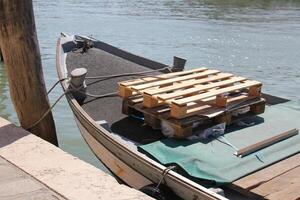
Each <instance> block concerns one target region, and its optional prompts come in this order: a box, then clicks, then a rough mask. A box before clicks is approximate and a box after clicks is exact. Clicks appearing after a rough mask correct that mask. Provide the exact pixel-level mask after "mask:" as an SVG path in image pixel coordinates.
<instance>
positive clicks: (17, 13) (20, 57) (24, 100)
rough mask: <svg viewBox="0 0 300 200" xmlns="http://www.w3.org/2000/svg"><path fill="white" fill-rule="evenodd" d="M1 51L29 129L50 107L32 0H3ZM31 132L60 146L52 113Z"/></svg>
mask: <svg viewBox="0 0 300 200" xmlns="http://www.w3.org/2000/svg"><path fill="white" fill-rule="evenodd" d="M0 49H1V50H2V55H3V59H4V61H5V62H4V65H5V69H6V73H7V76H8V82H9V89H10V94H11V97H12V101H13V104H14V107H15V110H16V113H17V115H18V118H19V121H20V124H21V126H22V127H23V128H28V127H30V126H31V125H32V124H34V123H35V122H36V121H37V120H39V119H40V118H41V117H42V115H43V114H44V113H45V112H46V111H47V110H48V109H49V108H50V106H49V101H48V97H47V92H46V88H45V82H44V78H43V71H42V63H41V56H40V50H39V45H38V40H37V34H36V28H35V21H34V13H33V6H32V0H26V1H24V0H9V1H5V0H0ZM29 131H30V132H32V133H34V134H35V135H37V136H39V137H41V138H43V139H45V140H47V141H49V142H51V143H52V144H54V145H58V143H57V137H56V131H55V125H54V121H53V116H52V113H51V112H50V113H49V114H48V115H47V116H46V117H45V118H44V119H43V120H42V121H41V122H40V123H38V124H37V125H36V126H34V127H32V128H31V129H30V130H29Z"/></svg>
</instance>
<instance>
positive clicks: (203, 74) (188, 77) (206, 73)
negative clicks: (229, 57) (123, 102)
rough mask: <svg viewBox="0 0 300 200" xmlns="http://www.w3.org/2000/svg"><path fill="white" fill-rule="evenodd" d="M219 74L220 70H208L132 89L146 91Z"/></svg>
mask: <svg viewBox="0 0 300 200" xmlns="http://www.w3.org/2000/svg"><path fill="white" fill-rule="evenodd" d="M217 73H219V71H218V70H206V71H203V72H199V73H195V74H190V75H186V76H180V77H176V78H170V79H166V80H162V81H155V82H152V83H146V84H142V85H136V86H132V87H131V88H132V89H134V90H143V89H146V88H151V87H155V86H162V85H166V84H172V83H174V82H178V81H184V80H189V79H194V78H200V77H204V76H208V75H211V74H217Z"/></svg>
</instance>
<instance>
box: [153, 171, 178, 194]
mask: <svg viewBox="0 0 300 200" xmlns="http://www.w3.org/2000/svg"><path fill="white" fill-rule="evenodd" d="M175 168H176V166H175V165H170V166H168V167H166V168H165V169H164V170H163V172H162V177H161V179H160V180H159V182H158V183H157V185H156V187H155V191H158V188H159V186H160V185H161V183H162V182H163V180H164V179H165V176H166V175H167V174H168V173H169V171H171V170H173V169H175Z"/></svg>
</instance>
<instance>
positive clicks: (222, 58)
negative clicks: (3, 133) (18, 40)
mask: <svg viewBox="0 0 300 200" xmlns="http://www.w3.org/2000/svg"><path fill="white" fill-rule="evenodd" d="M34 9H35V17H36V24H37V31H38V37H39V42H40V48H41V53H42V60H43V67H44V75H45V79H46V83H47V87H48V88H50V87H51V85H52V84H54V83H55V81H56V80H57V75H56V70H55V45H56V40H57V37H58V36H59V33H60V32H67V33H77V34H84V35H92V36H94V37H95V38H98V39H100V40H102V41H104V42H108V43H110V44H113V45H115V46H118V47H121V48H123V49H126V50H128V51H130V52H134V53H136V54H138V55H143V56H145V57H148V58H151V59H154V60H158V61H160V62H164V63H167V64H171V62H172V56H174V55H176V56H180V57H184V58H186V59H187V60H188V63H187V66H188V67H190V68H192V67H196V66H203V65H204V66H208V67H212V68H217V69H220V70H225V71H228V72H233V73H237V74H240V75H244V76H247V77H251V78H254V79H257V80H260V81H262V82H263V84H264V87H263V90H264V91H265V92H269V93H272V94H275V95H280V96H283V97H287V98H290V99H292V100H294V101H295V104H296V107H300V51H299V49H300V1H291V0H290V1H288V0H268V1H260V0H256V1H255V0H254V1H246V0H244V1H240V0H203V1H200V0H199V1H193V0H185V1H175V0H165V1H163V0H161V1H159V0H154V1H148V0H139V1H136V0H114V1H108V0H88V1H82V0H64V1H61V0H51V1H50V0H43V1H42V0H36V1H34ZM61 93H62V90H61V88H59V87H58V88H57V89H56V90H55V91H54V92H53V93H52V94H51V96H50V100H51V101H52V102H53V101H54V100H55V99H56V98H57V97H58V96H59V95H60V94H61ZM0 112H1V116H3V117H5V118H8V119H9V120H12V121H14V122H17V118H16V116H15V114H14V111H13V107H12V105H11V103H10V100H9V94H8V86H7V81H6V77H5V74H4V70H3V65H2V64H0ZM53 114H54V117H55V121H56V126H57V132H58V138H59V143H60V146H61V147H62V148H63V149H64V150H66V151H68V152H71V153H73V154H74V155H77V156H79V157H80V158H82V159H84V160H86V161H88V162H90V163H92V164H94V165H96V166H100V164H99V162H98V161H97V159H95V157H94V156H93V155H92V153H91V152H90V150H89V149H88V147H87V146H86V144H85V143H84V142H83V140H82V138H81V136H80V133H79V131H78V129H77V127H76V125H75V122H74V119H73V116H72V113H71V112H70V109H69V107H68V105H67V102H66V101H65V100H63V101H61V102H60V103H59V104H58V105H57V106H56V107H55V109H54V111H53Z"/></svg>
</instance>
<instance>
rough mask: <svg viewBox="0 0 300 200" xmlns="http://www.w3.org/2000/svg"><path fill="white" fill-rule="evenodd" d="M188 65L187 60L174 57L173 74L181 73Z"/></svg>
mask: <svg viewBox="0 0 300 200" xmlns="http://www.w3.org/2000/svg"><path fill="white" fill-rule="evenodd" d="M185 63H186V59H183V58H179V57H176V56H174V57H173V67H172V69H171V70H172V72H179V71H183V70H184V66H185Z"/></svg>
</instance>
